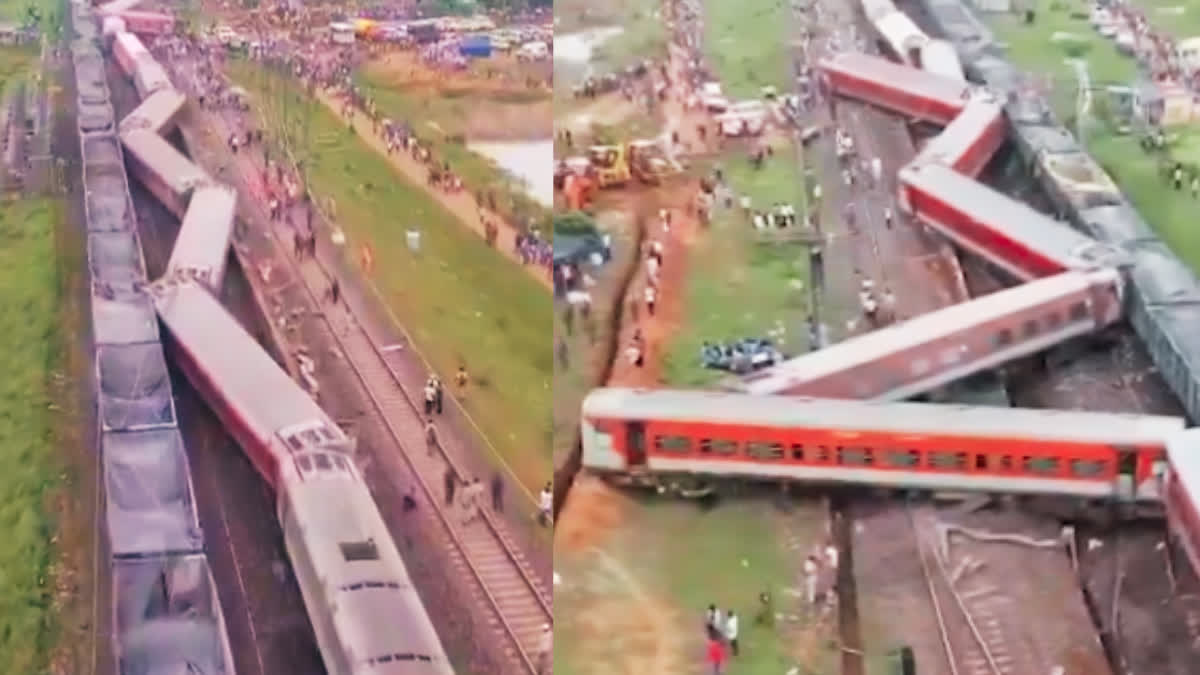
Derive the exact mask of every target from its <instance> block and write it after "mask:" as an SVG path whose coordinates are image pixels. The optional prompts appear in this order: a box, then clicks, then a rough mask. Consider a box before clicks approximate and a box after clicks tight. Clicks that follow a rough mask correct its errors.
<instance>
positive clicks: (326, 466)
mask: <svg viewBox="0 0 1200 675" xmlns="http://www.w3.org/2000/svg"><path fill="white" fill-rule="evenodd" d="M313 462H315V463H316V465H317V470H318V471H332V470H333V462H330V461H329V455H322V454H317V455H313Z"/></svg>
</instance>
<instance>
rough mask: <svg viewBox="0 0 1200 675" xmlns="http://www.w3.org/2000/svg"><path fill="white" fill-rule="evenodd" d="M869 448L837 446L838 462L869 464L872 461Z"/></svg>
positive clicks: (853, 464) (850, 464)
mask: <svg viewBox="0 0 1200 675" xmlns="http://www.w3.org/2000/svg"><path fill="white" fill-rule="evenodd" d="M874 459H875V458H874V457H872V456H871V449H870V448H854V447H843V448H838V464H844V465H848V466H870V465H871V464H872V463H873V462H874Z"/></svg>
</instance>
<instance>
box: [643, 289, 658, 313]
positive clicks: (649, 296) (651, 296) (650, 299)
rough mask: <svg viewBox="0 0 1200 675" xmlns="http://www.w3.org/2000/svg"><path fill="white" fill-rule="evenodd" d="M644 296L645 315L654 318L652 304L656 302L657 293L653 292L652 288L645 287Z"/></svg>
mask: <svg viewBox="0 0 1200 675" xmlns="http://www.w3.org/2000/svg"><path fill="white" fill-rule="evenodd" d="M644 295H645V297H646V313H647V314H649V315H650V316H654V303H655V301H657V300H658V292H657V291H655V290H654V287H653V286H646V290H645V291H644Z"/></svg>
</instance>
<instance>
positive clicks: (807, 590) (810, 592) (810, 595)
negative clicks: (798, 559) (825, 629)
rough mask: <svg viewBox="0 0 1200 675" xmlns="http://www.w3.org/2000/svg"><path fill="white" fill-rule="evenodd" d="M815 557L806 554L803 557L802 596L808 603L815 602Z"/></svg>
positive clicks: (816, 570)
mask: <svg viewBox="0 0 1200 675" xmlns="http://www.w3.org/2000/svg"><path fill="white" fill-rule="evenodd" d="M817 572H818V569H817V559H816V558H814V557H813V556H811V555H810V556H808V557H807V558H805V559H804V597H805V599H806V600H808V604H810V605H812V604H815V603H816V602H817Z"/></svg>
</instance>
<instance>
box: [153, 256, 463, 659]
mask: <svg viewBox="0 0 1200 675" xmlns="http://www.w3.org/2000/svg"><path fill="white" fill-rule="evenodd" d="M150 290H151V293H152V294H153V297H154V305H155V309H156V310H157V312H158V315H159V318H160V319H161V320H162V322H163V325H164V326H165V327H166V331H167V333H168V334H169V335H170V337H171V339H172V340H173V342H174V346H175V359H176V362H177V363H178V364H179V365H180V368H181V369H182V370H183V372H184V374H185V375H187V377H188V380H189V381H191V383H192V385H193V386H195V387H196V389H197V391H199V392H200V394H201V395H202V396H203V397H204V399H205V401H206V402H207V403H208V405H209V406H210V407H211V408H212V409H213V411H214V412H215V413H216V414H217V417H218V418H220V420H221V422H222V423H224V424H225V427H226V429H227V430H228V431H229V432H230V434H231V435H232V436H233V437H234V439H236V440H237V441H238V443H239V444H241V446H242V449H243V450H244V451H245V452H246V454H247V455H248V456H249V458H250V461H251V462H252V463H253V464H254V466H255V468H256V469H257V470H258V471H259V473H261V474H262V476H263V477H264V478H265V479H266V480H267V482H268V483H270V485H271V486H272V487H273V488H274V490H275V495H276V510H277V514H278V516H279V522H280V524H282V526H283V536H284V543H285V546H286V548H287V552H288V556H289V557H290V558H291V561H292V569H293V570H294V571H295V573H296V580H297V582H298V584H299V586H300V592H301V595H302V596H303V597H304V604H305V606H306V607H307V608H308V612H309V616H310V617H311V619H312V625H313V629H314V632H315V633H316V637H317V644H318V646H319V647H320V650H321V655H322V657H323V658H324V661H325V667H326V669H327V670H328V671H329V672H330V673H331V674H332V675H384V674H389V675H402V674H405V675H407V674H411V673H415V672H420V673H428V674H429V675H453V673H454V669H453V666H452V665H451V663H450V661H449V659H448V658H447V657H446V654H445V652H444V651H443V649H442V645H441V641H440V639H439V638H438V636H437V633H436V632H435V631H434V629H433V624H432V623H431V622H430V620H429V616H428V614H427V613H426V611H425V608H424V605H423V604H422V603H421V598H420V596H418V594H417V591H416V589H414V588H413V584H412V579H411V577H410V576H409V574H408V570H407V569H406V568H405V565H404V561H403V559H402V558H401V556H400V553H399V551H398V550H397V549H396V546H395V544H394V542H393V541H392V537H391V534H390V533H389V532H388V529H387V525H386V524H385V523H384V521H383V518H382V516H380V514H379V509H378V508H377V507H376V505H375V502H374V500H373V498H372V497H371V493H370V490H369V489H368V488H367V486H366V484H365V482H364V481H363V477H362V475H361V474H360V473H359V471H358V468H357V467H356V466H355V464H354V461H353V448H354V443H353V441H352V439H350V438H349V437H347V435H346V434H345V432H343V431H342V429H341V428H339V427H338V425H337V423H335V422H334V421H333V420H332V419H330V418H329V416H328V415H327V414H326V413H325V411H324V410H322V409H321V407H320V406H319V405H317V403H316V402H315V401H313V400H312V398H311V397H309V396H308V394H306V393H305V392H304V391H303V390H302V389H301V388H300V386H299V385H298V384H296V383H295V382H293V381H292V380H291V378H289V377H288V375H287V373H285V372H284V371H283V369H282V368H280V367H279V365H278V364H276V363H275V361H274V360H272V359H271V357H270V355H268V354H267V352H266V351H264V350H263V348H262V347H261V346H259V344H258V342H257V341H256V340H255V339H254V337H253V336H251V335H250V334H249V333H247V332H246V331H245V330H244V329H243V328H242V327H241V326H240V325H239V324H238V322H237V320H236V319H235V318H233V316H232V315H230V314H229V312H227V311H226V310H225V308H224V307H222V306H221V303H220V302H219V301H217V299H216V298H214V297H213V296H212V294H211V293H209V292H208V290H207V289H205V288H203V287H202V286H200V285H198V284H196V283H194V282H191V281H183V282H178V281H176V280H164V281H159V282H156V283H155V284H154V285H152V286H151V288H150Z"/></svg>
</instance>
